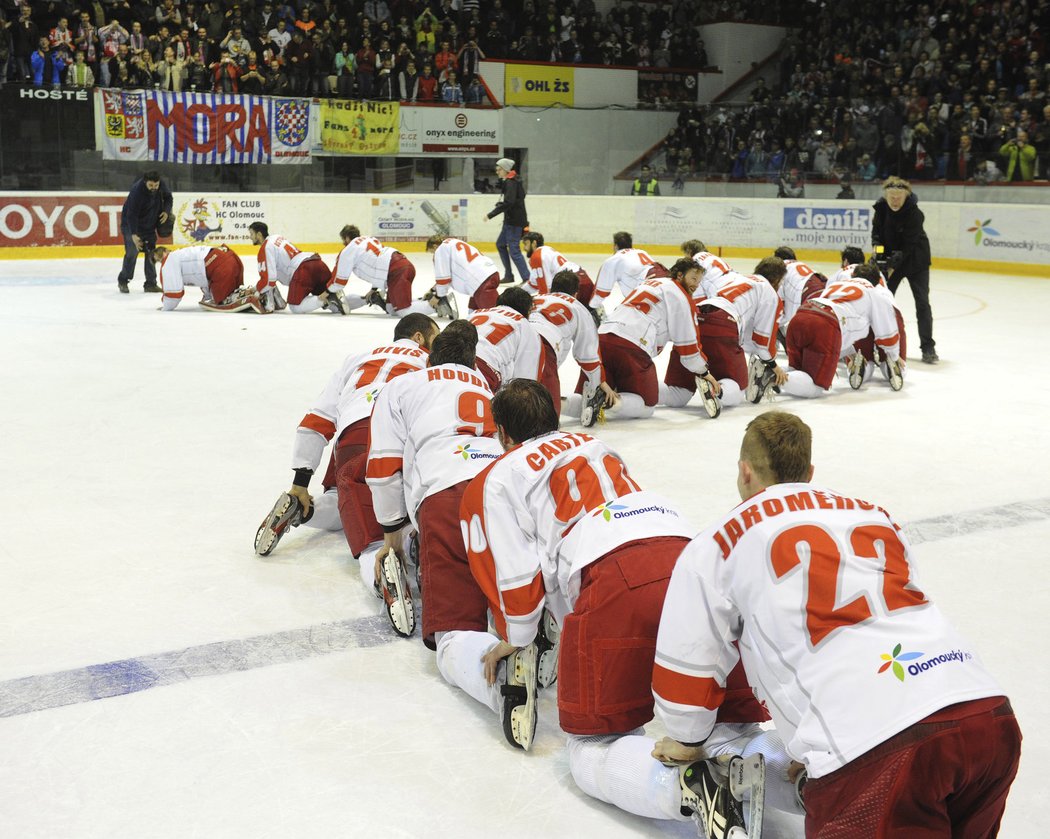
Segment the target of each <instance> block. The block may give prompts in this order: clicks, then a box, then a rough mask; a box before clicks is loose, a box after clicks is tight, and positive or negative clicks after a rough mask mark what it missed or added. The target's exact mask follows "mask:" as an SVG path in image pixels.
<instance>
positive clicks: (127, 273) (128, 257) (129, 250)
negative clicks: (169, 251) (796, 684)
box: [120, 228, 157, 284]
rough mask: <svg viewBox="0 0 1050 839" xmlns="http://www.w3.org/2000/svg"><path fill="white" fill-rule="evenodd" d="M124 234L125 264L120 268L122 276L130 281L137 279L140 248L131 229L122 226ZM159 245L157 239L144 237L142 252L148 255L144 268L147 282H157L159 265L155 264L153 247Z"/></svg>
mask: <svg viewBox="0 0 1050 839" xmlns="http://www.w3.org/2000/svg"><path fill="white" fill-rule="evenodd" d="M120 232H121V233H123V234H124V264H123V265H122V266H121V268H120V278H121V279H123V280H128V281H129V282H130V281H131V280H133V279H135V260H136V259H138V256H139V249H138V248H137V247H135V242H134V241H132V238H131V235H132V234H131V231H130V230H125V229H124V228H121V230H120ZM155 247H157V242H156V240H155V239H146V238H145V237H143V238H142V252H143V253H144V254H145V255H146V264H145V266H144V268H143V270H144V271H145V272H146V282H147V284H148V283H155V282H157V266H156V265H154V264H153V249H154V248H155Z"/></svg>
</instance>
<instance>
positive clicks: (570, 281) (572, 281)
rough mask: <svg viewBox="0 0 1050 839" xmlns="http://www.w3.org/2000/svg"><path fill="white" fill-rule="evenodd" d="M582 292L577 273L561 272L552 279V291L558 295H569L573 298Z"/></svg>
mask: <svg viewBox="0 0 1050 839" xmlns="http://www.w3.org/2000/svg"><path fill="white" fill-rule="evenodd" d="M579 290H580V275H579V274H577V273H576V272H575V271H567V270H566V271H559V272H558V273H557V274H555V275H554V277H553V279H551V291H552V292H556V293H558V294H569V295H571V296H573V297H575V296H576V295H577V293H578V292H579Z"/></svg>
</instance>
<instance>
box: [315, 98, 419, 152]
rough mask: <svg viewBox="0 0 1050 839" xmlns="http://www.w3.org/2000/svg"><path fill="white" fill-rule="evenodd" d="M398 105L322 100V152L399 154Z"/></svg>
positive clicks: (399, 122) (399, 120) (391, 103)
mask: <svg viewBox="0 0 1050 839" xmlns="http://www.w3.org/2000/svg"><path fill="white" fill-rule="evenodd" d="M400 107H401V106H400V105H399V104H398V103H397V102H351V101H350V100H346V99H322V100H321V149H322V150H323V151H324V152H325V153H326V154H367V155H381V154H395V155H396V154H397V153H398V151H399V148H400V136H399V132H398V128H399V126H400V124H401V119H400V115H399V110H400Z"/></svg>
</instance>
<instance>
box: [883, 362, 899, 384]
mask: <svg viewBox="0 0 1050 839" xmlns="http://www.w3.org/2000/svg"><path fill="white" fill-rule="evenodd" d="M882 374H883V375H884V376H885V377H886V381H887V382H889V383H890V389H891V390H900V389H901V388H902V387H904V365H903V364H902V362H901V360H900V359H899V358H898V359H897V360H895V361H884V362H883V363H882Z"/></svg>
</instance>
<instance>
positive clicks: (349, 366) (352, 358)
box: [292, 338, 428, 472]
mask: <svg viewBox="0 0 1050 839" xmlns="http://www.w3.org/2000/svg"><path fill="white" fill-rule="evenodd" d="M427 356H428V353H427V351H426V350H425V349H422V348H421V347H420V346H419V345H418V344H417V343H416V342H415V341H413V340H411V339H409V338H401V339H399V340H397V341H394V342H393V343H391V344H387V345H386V346H382V347H376V348H375V349H374V350H371V351H370V352H363V353H352V354H351V355H348V356H347V357H346V359H345V360H344V361H343V363H342V365H341V366H340V368H339V369H338V370H337V371H336V372H335V373H333V374H332V377H331V378H330V379H329V380H328V384H326V385H325V388H324V390H322V391H321V394H320V396H318V397H317V399H316V400H315V401H314V404H313V407H312V408H310V411H309V413H307V415H306V416H305V417H303V419H302V422H300V423H299V427H298V428H297V429H296V431H295V446H294V447H293V450H292V469H301V468H306V469H312V470H314V471H315V472H316V471H317V467H318V466H319V465H320V463H321V455H322V454H323V453H324V449H325V446H326V445H327V444H328V442H329V441H330V440H331V439H332V438H333V437H335V438H336V439H339V435H341V434H342V433H343V431H344V430H345V429H346V428H348V427H349V426H351V425H353V424H354V423H355V422H357V421H359V420H363V419H365V418H366V417H368V416H369V415H371V413H372V407H373V406H374V405H375V401H376V398H377V397H378V396H379V394H380V392H381V391H382V390H383V388H384V387H386V385H387V384H388V383H389V382H390V381H391V380H392V379H395V378H397V377H398V376H400V375H402V374H404V373H411V372H412V371H414V370H422V369H423V368H425V367H426V366H427Z"/></svg>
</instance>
